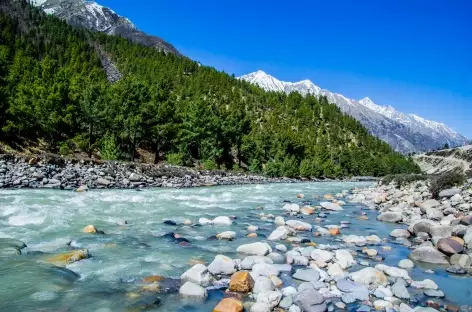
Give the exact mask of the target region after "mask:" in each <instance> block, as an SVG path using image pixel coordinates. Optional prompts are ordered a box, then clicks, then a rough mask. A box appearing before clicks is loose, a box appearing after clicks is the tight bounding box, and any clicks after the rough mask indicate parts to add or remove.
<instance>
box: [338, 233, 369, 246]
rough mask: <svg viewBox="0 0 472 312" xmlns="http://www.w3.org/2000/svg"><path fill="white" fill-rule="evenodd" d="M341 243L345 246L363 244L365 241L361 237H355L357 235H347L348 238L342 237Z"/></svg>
mask: <svg viewBox="0 0 472 312" xmlns="http://www.w3.org/2000/svg"><path fill="white" fill-rule="evenodd" d="M343 241H344V242H345V243H347V244H355V245H357V244H365V243H366V242H367V239H366V238H365V237H363V236H357V235H348V236H343Z"/></svg>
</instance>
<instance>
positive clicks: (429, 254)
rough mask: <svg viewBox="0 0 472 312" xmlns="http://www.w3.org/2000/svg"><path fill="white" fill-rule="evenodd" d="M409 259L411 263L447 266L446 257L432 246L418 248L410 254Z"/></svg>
mask: <svg viewBox="0 0 472 312" xmlns="http://www.w3.org/2000/svg"><path fill="white" fill-rule="evenodd" d="M409 258H410V259H411V260H413V261H419V262H426V263H433V264H449V261H447V259H446V256H445V255H444V254H442V253H441V252H439V251H438V250H437V249H436V248H434V247H433V246H420V247H418V248H416V249H415V250H413V251H412V252H411V253H410V256H409Z"/></svg>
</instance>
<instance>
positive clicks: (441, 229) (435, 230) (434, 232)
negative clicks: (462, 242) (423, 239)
mask: <svg viewBox="0 0 472 312" xmlns="http://www.w3.org/2000/svg"><path fill="white" fill-rule="evenodd" d="M428 233H429V235H431V237H439V238H447V237H450V236H451V235H452V227H451V226H447V225H436V226H432V227H431V228H430V229H429V232H428Z"/></svg>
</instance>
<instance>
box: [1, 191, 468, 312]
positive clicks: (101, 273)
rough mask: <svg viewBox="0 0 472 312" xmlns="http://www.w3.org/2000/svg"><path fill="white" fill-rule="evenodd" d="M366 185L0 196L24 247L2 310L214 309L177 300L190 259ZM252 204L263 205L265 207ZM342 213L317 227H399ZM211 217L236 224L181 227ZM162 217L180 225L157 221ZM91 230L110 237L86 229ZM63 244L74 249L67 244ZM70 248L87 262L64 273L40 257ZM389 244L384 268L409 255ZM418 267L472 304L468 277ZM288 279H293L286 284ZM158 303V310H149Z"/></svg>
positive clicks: (11, 265) (5, 220) (11, 264)
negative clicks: (152, 286)
mask: <svg viewBox="0 0 472 312" xmlns="http://www.w3.org/2000/svg"><path fill="white" fill-rule="evenodd" d="M369 185H371V184H370V183H341V182H333V183H331V182H330V183H300V184H268V185H246V186H231V187H229V186H228V187H226V186H225V187H210V188H197V189H147V190H143V191H140V192H137V191H134V190H106V191H98V190H97V191H91V192H87V193H73V192H66V191H55V190H3V191H0V238H1V237H10V238H16V239H20V240H22V241H24V242H25V243H26V244H27V245H28V247H27V248H25V249H23V251H22V253H23V254H22V255H20V256H13V257H6V258H0V311H97V312H106V311H134V310H139V309H142V308H147V311H211V309H212V308H213V307H214V306H215V305H216V303H217V302H218V300H219V299H221V298H222V296H223V291H221V290H220V291H218V290H215V291H210V292H209V298H208V300H206V302H205V303H203V304H201V303H198V304H195V303H192V302H183V301H181V300H180V299H179V298H178V295H177V294H176V293H175V290H178V287H179V281H178V279H179V276H180V275H181V274H182V273H183V272H185V271H186V270H187V269H189V268H190V267H191V266H192V265H193V264H194V263H195V262H197V261H203V262H207V263H208V262H211V261H212V259H213V258H214V256H215V255H217V254H225V255H227V256H229V257H233V258H236V257H238V255H237V254H236V253H235V250H236V248H237V247H238V246H239V245H241V244H244V243H249V242H255V241H260V240H264V235H265V236H268V235H269V234H270V233H271V231H272V230H273V229H274V226H273V225H272V224H271V223H270V222H268V221H262V220H261V219H260V216H259V214H260V213H265V214H274V215H276V216H277V215H282V211H281V209H282V207H283V205H284V203H283V201H284V200H290V201H292V202H297V203H303V202H308V203H309V204H312V205H316V204H318V200H315V199H313V196H312V195H323V194H327V193H331V194H335V193H338V192H340V191H342V190H347V189H350V188H353V187H366V186H369ZM298 193H303V194H305V199H297V198H296V194H298ZM257 207H264V210H258V209H256V208H257ZM344 208H345V211H342V212H338V213H331V214H328V217H327V218H326V219H324V222H323V223H322V224H321V225H329V224H336V225H339V224H340V222H341V221H351V225H350V227H349V228H348V229H342V233H343V234H357V235H363V236H366V235H369V234H376V235H378V236H379V237H380V238H388V234H389V233H390V232H391V230H392V229H394V228H395V225H392V224H384V223H380V222H377V221H376V220H375V216H376V212H375V211H369V210H361V209H362V208H363V207H362V206H361V205H358V204H349V203H348V204H347V205H346V206H345V207H344ZM361 212H366V213H367V215H368V216H369V220H367V221H361V220H358V219H357V217H358V216H360V215H361ZM216 216H234V217H236V219H235V220H234V221H235V222H234V224H233V225H231V226H212V225H205V226H185V225H183V222H184V220H185V219H190V220H191V221H193V223H197V222H198V219H199V218H201V217H206V218H209V219H212V218H214V217H216ZM315 217H316V216H310V217H306V218H305V220H304V221H306V222H310V223H311V224H315V223H314V219H315ZM167 219H170V220H173V221H175V222H176V223H177V224H179V225H177V226H170V225H166V224H163V221H164V220H167ZM125 221H126V222H125ZM88 224H93V225H95V226H96V227H97V228H98V229H99V230H102V231H104V232H105V233H106V234H105V235H91V234H85V233H82V229H83V228H84V227H85V226H86V225H88ZM248 225H256V226H258V227H259V230H258V231H257V233H258V235H259V237H257V238H250V237H246V235H247V233H248V232H247V227H248ZM397 227H398V225H397ZM228 230H231V231H235V232H236V233H237V234H238V237H237V239H236V240H234V241H231V242H228V241H217V240H209V239H208V238H209V237H211V236H213V235H216V234H217V233H220V232H223V231H228ZM167 232H174V233H178V234H180V235H181V236H182V237H185V238H186V239H188V240H189V241H190V244H178V242H175V241H174V240H170V239H168V238H165V237H162V235H164V234H165V233H167ZM305 235H306V237H307V238H308V239H311V240H312V241H314V242H316V243H318V244H320V243H321V244H322V243H330V244H339V242H338V241H336V239H337V238H332V237H327V238H319V237H313V236H311V234H310V233H307V234H305ZM69 242H70V244H69V245H70V246H69V245H67V243H69ZM273 245H274V244H272V246H273ZM71 246H73V247H74V248H86V249H88V250H89V252H90V255H91V256H92V257H91V258H90V259H87V260H83V261H79V262H76V263H73V264H70V265H68V266H67V269H61V268H58V267H54V266H51V265H49V264H47V262H46V261H45V260H46V259H47V258H48V257H50V256H51V255H53V254H56V253H58V252H61V251H67V250H70V249H72V247H71ZM391 246H392V248H393V249H392V250H391V251H383V250H382V249H381V248H380V247H378V248H377V249H378V251H379V254H380V255H381V256H383V257H385V261H384V263H386V264H388V265H396V264H397V263H398V261H399V260H401V259H403V258H406V257H407V256H408V253H409V250H408V249H407V248H406V247H403V246H399V245H395V244H391ZM358 260H361V259H359V258H358ZM370 262H371V264H372V265H375V264H376V263H375V262H373V261H370ZM379 263H382V262H379ZM360 268H361V267H359V266H357V267H354V268H352V269H351V270H357V269H360ZM424 269H426V268H425V267H416V268H415V269H414V270H413V271H412V272H411V274H410V275H411V276H412V277H413V278H414V279H424V278H430V279H433V280H434V281H435V282H436V283H437V284H438V285H439V286H440V288H441V289H442V290H443V291H444V292H445V293H446V300H447V301H449V302H453V303H455V304H467V303H469V304H470V299H469V298H470V296H471V293H470V290H468V288H469V287H467V286H468V282H467V279H465V278H459V277H453V276H449V275H448V274H447V273H446V272H445V271H444V270H443V269H438V268H434V269H435V271H436V273H435V274H426V273H424ZM152 275H161V276H164V277H165V278H166V279H165V281H163V282H162V285H163V286H162V287H161V289H160V292H146V291H143V289H142V288H143V286H145V283H144V282H143V278H145V277H148V276H152ZM284 281H285V282H286V284H290V283H293V281H291V280H290V279H286V280H284ZM469 282H470V280H469ZM420 297H421V296H419V297H418V298H419V299H420V300H421V298H420ZM157 302H160V304H159V305H153V304H154V303H157Z"/></svg>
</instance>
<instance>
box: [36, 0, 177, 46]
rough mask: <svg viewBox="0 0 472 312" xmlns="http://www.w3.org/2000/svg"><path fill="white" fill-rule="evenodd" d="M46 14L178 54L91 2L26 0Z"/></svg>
mask: <svg viewBox="0 0 472 312" xmlns="http://www.w3.org/2000/svg"><path fill="white" fill-rule="evenodd" d="M29 1H30V3H31V4H33V5H34V6H37V7H40V8H41V9H43V11H44V12H46V13H47V14H53V15H55V16H57V17H59V18H61V19H64V20H66V21H67V22H68V23H69V24H71V25H75V26H81V27H85V28H87V29H90V30H92V31H100V32H104V33H107V34H109V35H119V36H122V37H125V38H127V39H130V40H131V41H133V42H136V43H139V44H142V45H145V46H152V47H155V48H156V49H158V50H160V51H164V52H166V53H173V54H177V55H180V53H179V52H178V51H177V49H176V48H174V47H173V46H172V45H171V44H170V43H167V42H166V41H164V40H163V39H161V38H159V37H156V36H151V35H148V34H146V33H144V32H142V31H140V30H139V29H137V28H136V26H135V25H134V24H133V23H132V22H131V21H130V20H129V19H127V18H125V17H122V16H120V15H118V14H116V13H115V12H114V11H113V10H111V9H109V8H106V7H104V6H102V5H100V4H98V3H96V2H94V1H86V0H29Z"/></svg>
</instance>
